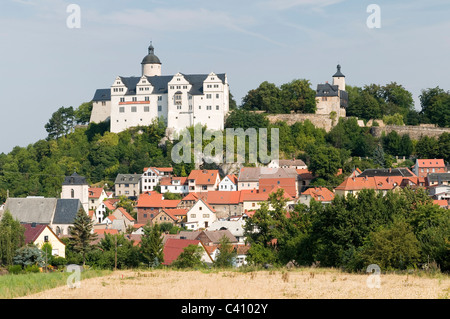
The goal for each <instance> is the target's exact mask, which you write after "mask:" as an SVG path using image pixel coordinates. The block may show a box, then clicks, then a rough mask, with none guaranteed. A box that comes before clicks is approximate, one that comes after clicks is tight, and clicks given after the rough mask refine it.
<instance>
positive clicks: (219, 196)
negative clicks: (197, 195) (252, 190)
mask: <svg viewBox="0 0 450 319" xmlns="http://www.w3.org/2000/svg"><path fill="white" fill-rule="evenodd" d="M240 197H241V191H229V192H227V191H210V192H208V196H207V198H206V201H207V202H208V204H211V205H214V204H217V205H232V204H235V205H237V204H239V201H240Z"/></svg>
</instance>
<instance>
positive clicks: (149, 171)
mask: <svg viewBox="0 0 450 319" xmlns="http://www.w3.org/2000/svg"><path fill="white" fill-rule="evenodd" d="M143 171H144V172H143V173H142V176H141V192H148V191H153V190H155V187H156V186H157V185H158V183H160V181H161V179H162V178H166V177H170V176H172V173H173V168H172V167H144V169H143Z"/></svg>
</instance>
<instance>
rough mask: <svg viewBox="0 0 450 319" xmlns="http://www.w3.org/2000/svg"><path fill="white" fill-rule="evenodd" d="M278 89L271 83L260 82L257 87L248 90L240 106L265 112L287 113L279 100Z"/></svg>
mask: <svg viewBox="0 0 450 319" xmlns="http://www.w3.org/2000/svg"><path fill="white" fill-rule="evenodd" d="M280 92H281V91H280V89H279V88H278V87H277V86H276V85H275V84H273V83H269V82H267V81H264V82H262V83H261V84H260V85H259V87H258V88H257V89H253V90H250V91H249V92H248V93H247V95H246V96H245V97H244V98H243V99H242V108H243V109H244V110H251V111H257V110H260V111H266V112H267V113H288V110H287V109H284V108H283V106H282V105H281V102H280Z"/></svg>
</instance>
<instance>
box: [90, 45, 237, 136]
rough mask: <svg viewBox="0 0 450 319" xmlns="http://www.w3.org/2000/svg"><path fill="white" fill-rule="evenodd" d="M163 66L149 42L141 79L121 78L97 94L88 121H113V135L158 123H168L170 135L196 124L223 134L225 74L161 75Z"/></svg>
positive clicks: (226, 99) (226, 107)
mask: <svg viewBox="0 0 450 319" xmlns="http://www.w3.org/2000/svg"><path fill="white" fill-rule="evenodd" d="M161 65H162V63H161V61H160V59H159V58H158V57H157V56H156V55H155V48H154V47H153V45H152V44H151V43H150V46H149V48H148V54H147V55H146V56H145V57H144V58H143V60H142V62H141V69H142V74H141V76H135V77H123V76H118V77H117V78H116V79H115V80H114V82H113V84H112V85H111V87H110V88H107V89H98V90H96V92H95V94H94V97H93V99H92V105H93V107H92V113H91V118H90V122H93V123H99V122H103V121H107V120H109V121H110V130H111V132H114V133H118V132H121V131H124V130H126V129H128V128H130V127H135V126H147V125H150V124H152V122H153V121H154V120H155V119H156V118H162V119H164V121H165V123H166V125H167V128H168V129H169V130H171V131H179V130H181V129H183V128H186V127H189V126H195V125H197V124H201V125H206V126H207V128H208V129H212V130H223V128H224V120H225V116H226V114H227V113H228V111H229V85H228V80H227V75H226V74H225V73H217V74H216V73H214V72H211V73H209V74H183V73H177V74H175V75H162V69H161Z"/></svg>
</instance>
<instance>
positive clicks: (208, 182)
mask: <svg viewBox="0 0 450 319" xmlns="http://www.w3.org/2000/svg"><path fill="white" fill-rule="evenodd" d="M219 183H220V176H219V170H217V169H213V170H192V171H191V173H190V174H189V176H188V187H189V192H190V193H191V192H194V193H201V192H209V191H214V190H217V186H218V185H219Z"/></svg>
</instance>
